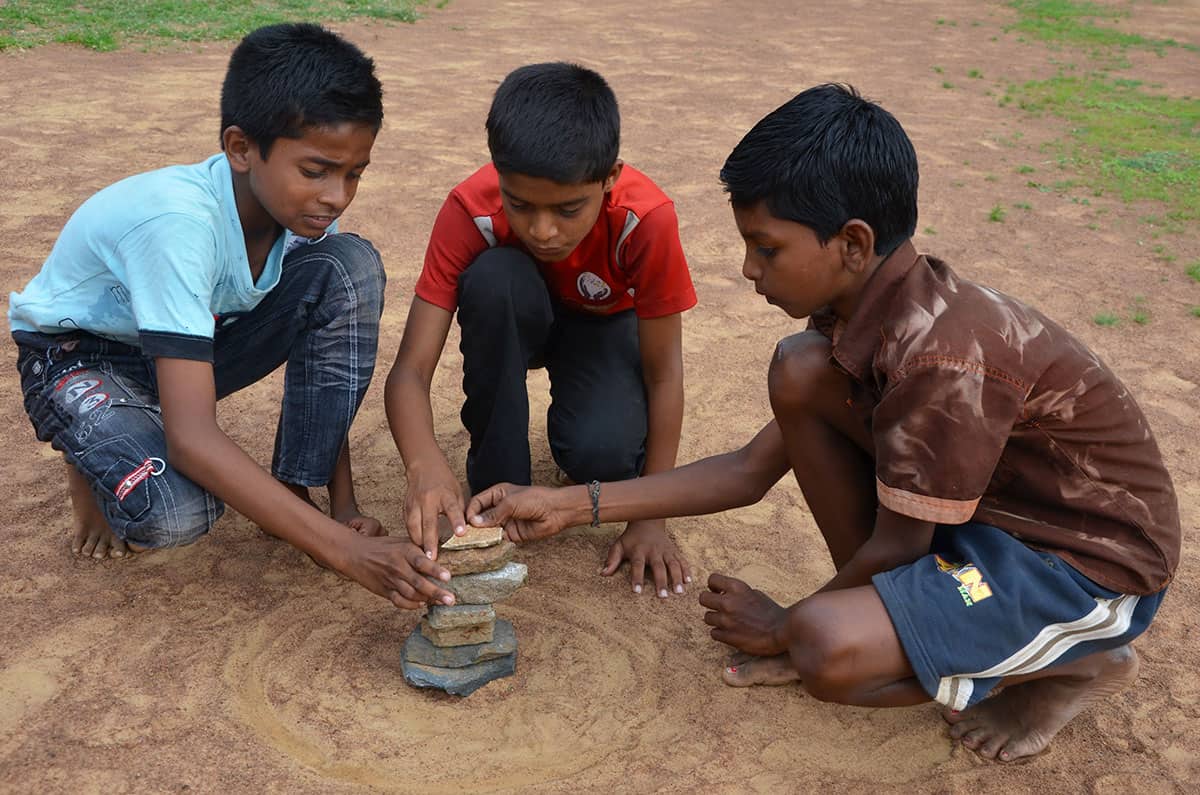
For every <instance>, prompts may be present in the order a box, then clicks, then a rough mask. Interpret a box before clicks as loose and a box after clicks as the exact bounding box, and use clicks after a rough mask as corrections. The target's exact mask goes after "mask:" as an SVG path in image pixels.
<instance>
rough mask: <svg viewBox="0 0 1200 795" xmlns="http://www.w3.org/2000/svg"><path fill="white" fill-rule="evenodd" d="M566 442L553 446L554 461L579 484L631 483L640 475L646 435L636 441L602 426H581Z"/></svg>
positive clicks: (558, 440) (556, 441) (585, 424)
mask: <svg viewBox="0 0 1200 795" xmlns="http://www.w3.org/2000/svg"><path fill="white" fill-rule="evenodd" d="M580 425H582V426H584V427H580V428H575V429H573V432H572V433H571V434H570V435H569V436H567V438H565V439H556V440H555V441H554V443H553V444H552V445H551V447H552V451H553V453H554V461H555V463H557V464H558V466H559V467H560V468H561V469H562V471H563V472H565V473H566V474H567V477H569V478H571V480H573V481H575V482H576V483H586V482H587V481H589V480H603V481H614V480H628V479H630V478H636V477H637V476H638V475H639V474H641V469H642V461H643V459H644V455H645V454H644V445H645V435H644V434H643V435H642V436H641V437H640V438H637V439H634V438H631V437H629V436H627V435H626V434H622V433H620V432H606V431H612V430H613V429H611V428H610V429H605V428H604V427H603V426H602V425H601V424H599V423H580Z"/></svg>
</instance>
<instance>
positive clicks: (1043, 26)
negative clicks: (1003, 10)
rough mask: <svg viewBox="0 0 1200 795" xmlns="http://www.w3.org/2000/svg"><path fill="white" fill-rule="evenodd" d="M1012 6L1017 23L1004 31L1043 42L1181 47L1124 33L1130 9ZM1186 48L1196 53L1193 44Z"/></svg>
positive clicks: (1041, 2) (1057, 3) (1016, 0)
mask: <svg viewBox="0 0 1200 795" xmlns="http://www.w3.org/2000/svg"><path fill="white" fill-rule="evenodd" d="M1009 6H1010V7H1012V8H1014V9H1016V12H1017V21H1016V22H1014V23H1013V24H1012V25H1010V26H1009V27H1007V28H1006V29H1005V30H1006V31H1007V30H1016V31H1019V32H1020V33H1023V34H1028V35H1030V36H1032V37H1033V38H1035V39H1040V40H1042V41H1048V42H1053V43H1057V44H1067V45H1071V46H1076V47H1090V48H1092V49H1093V50H1096V51H1103V50H1112V49H1113V48H1117V49H1125V48H1128V47H1136V48H1139V49H1149V50H1154V51H1156V52H1158V53H1160V54H1161V53H1162V52H1163V51H1164V50H1165V49H1166V48H1168V47H1178V46H1180V44H1179V42H1177V41H1175V40H1174V39H1148V38H1146V37H1145V36H1141V35H1138V34H1136V33H1126V32H1125V31H1123V30H1121V29H1120V28H1119V27H1118V25H1119V24H1120V22H1121V20H1123V19H1125V18H1127V17H1128V16H1129V10H1128V8H1127V7H1122V6H1117V5H1102V4H1100V3H1092V2H1073V0H1012V1H1011V2H1009ZM1183 46H1184V47H1187V48H1188V49H1192V50H1194V49H1197V48H1196V46H1195V45H1194V44H1184V45H1183ZM1102 54H1103V53H1102Z"/></svg>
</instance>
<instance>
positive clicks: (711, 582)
mask: <svg viewBox="0 0 1200 795" xmlns="http://www.w3.org/2000/svg"><path fill="white" fill-rule="evenodd" d="M708 588H709V590H712V591H719V592H721V593H738V592H739V591H745V590H748V586H747V585H746V583H744V582H742V581H741V580H739V579H738V578H737V577H726V576H725V575H724V574H710V575H709V576H708Z"/></svg>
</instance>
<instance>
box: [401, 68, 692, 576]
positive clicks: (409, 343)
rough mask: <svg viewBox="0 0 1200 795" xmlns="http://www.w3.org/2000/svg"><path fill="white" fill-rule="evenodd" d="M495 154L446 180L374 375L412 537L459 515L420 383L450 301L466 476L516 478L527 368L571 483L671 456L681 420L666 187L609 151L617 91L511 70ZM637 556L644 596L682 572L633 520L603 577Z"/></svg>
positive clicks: (496, 113) (668, 548) (669, 551)
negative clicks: (542, 395)
mask: <svg viewBox="0 0 1200 795" xmlns="http://www.w3.org/2000/svg"><path fill="white" fill-rule="evenodd" d="M487 133H488V148H489V150H490V151H491V155H492V162H491V163H490V164H488V165H486V166H484V167H483V168H481V169H479V170H478V171H476V172H475V173H474V174H472V175H471V176H470V177H468V178H467V179H466V180H465V181H464V182H463V183H462V184H460V185H459V186H458V187H456V188H455V189H454V190H453V191H451V193H450V195H449V197H447V199H446V202H445V204H444V205H443V206H442V209H441V212H440V213H439V214H438V217H437V221H436V222H435V223H434V227H433V232H432V233H431V234H430V238H429V248H428V250H427V251H426V253H425V267H424V269H423V270H422V272H421V276H420V278H419V279H418V280H417V286H416V297H415V298H414V299H413V302H412V307H411V308H410V309H409V313H408V321H407V324H406V325H405V328H404V338H403V340H402V341H401V343H400V351H399V353H398V354H397V355H396V363H395V364H394V365H393V366H392V371H391V374H390V375H389V376H388V383H387V410H388V421H389V423H390V424H391V428H392V434H393V436H394V437H395V439H396V445H397V446H398V447H399V448H400V454H401V456H402V457H403V459H404V465H405V470H406V473H407V477H408V493H407V496H406V500H405V502H406V505H405V515H406V518H407V521H408V529H409V534H410V536H411V537H412V539H413V541H415V542H418V543H424V545H425V548H426V550H427V551H429V553H430V554H431V555H433V556H436V554H437V551H436V550H437V523H438V519H439V516H444V517H446V518H447V519H449V521H450V522H451V523H452V524H453V525H454V526H455V527H461V526H463V525H464V517H463V505H464V501H463V497H462V492H461V489H460V487H459V483H458V478H457V477H456V476H455V475H454V473H452V472H451V471H450V467H449V465H448V464H447V462H446V457H445V456H444V455H443V454H442V452H441V450H440V449H438V446H437V441H436V439H435V438H434V434H433V419H432V413H431V409H430V402H429V389H430V383H431V381H432V379H433V372H434V370H435V369H436V367H437V363H438V359H439V358H440V357H441V354H442V348H443V347H444V345H445V343H446V335H447V333H448V332H449V330H450V320H451V318H452V317H453V316H454V313H455V311H456V310H457V313H458V323H459V326H460V327H461V329H462V343H461V347H462V354H463V391H464V392H465V393H466V402H465V403H464V404H463V407H462V421H463V424H464V425H465V426H466V428H467V431H468V432H469V433H470V435H471V447H470V450H469V452H468V454H467V481H468V483H469V485H470V488H471V490H472V492H478V491H480V490H481V489H484V488H487V487H488V486H491V485H493V484H495V483H499V482H501V481H511V482H514V483H526V484H527V483H529V482H530V458H529V395H528V393H527V391H526V387H525V377H526V372H527V371H528V370H529V369H531V368H534V367H543V366H544V367H545V368H546V369H547V371H548V372H549V375H550V396H551V401H552V402H551V405H550V411H549V416H548V418H547V430H548V435H549V437H550V450H551V452H552V453H553V455H554V460H555V461H556V462H557V463H558V466H559V467H560V469H561V470H562V471H563V472H564V473H565V475H566V476H567V477H568V478H569V479H571V480H574V481H575V482H577V483H582V482H585V481H589V480H593V479H597V478H598V479H605V480H617V479H624V478H635V477H637V476H638V475H640V474H642V473H647V474H648V473H651V472H661V471H663V470H667V469H670V468H671V467H673V466H674V465H675V454H676V452H677V450H678V447H679V432H680V426H681V424H682V422H683V353H682V342H681V336H682V333H681V322H680V313H682V312H683V311H684V310H686V309H689V308H690V307H692V306H693V305H694V304H695V303H696V293H695V290H694V289H693V288H692V281H691V277H690V275H689V274H688V268H687V262H686V261H685V260H684V256H683V250H682V248H681V247H680V244H679V230H678V223H677V221H676V218H675V210H674V208H673V206H672V204H671V201H670V199H668V198H667V197H666V195H665V194H663V192H662V191H661V190H659V188H658V187H657V186H656V185H655V184H654V183H653V182H651V181H650V180H649V179H648V178H647V177H646V176H645V175H643V174H641V173H640V172H638V171H636V170H635V169H633V168H631V167H629V166H627V165H624V164H622V162H621V161H620V160H618V159H617V151H618V145H619V143H620V116H619V114H618V111H617V100H616V97H615V96H614V95H613V92H612V90H611V89H610V88H609V86H608V84H607V83H606V82H605V81H604V79H603V78H602V77H601V76H600V75H598V74H596V73H595V72H593V71H591V70H588V69H584V68H583V67H580V66H575V65H573V64H567V63H543V64H533V65H530V66H523V67H521V68H520V69H517V70H516V71H514V72H513V73H512V74H510V75H508V77H506V78H505V79H504V82H503V83H501V85H500V87H499V88H498V89H497V90H496V95H495V97H494V98H493V100H492V107H491V110H490V111H489V113H488V117H487ZM624 559H628V560H629V561H630V563H631V572H630V576H631V580H632V584H633V590H634V591H637V592H641V589H642V579H643V572H644V570H645V567H646V566H649V567H650V569H651V571H652V574H653V579H654V587H655V590H656V591H657V593H658V594H659V596H667V594H668V590H667V588H668V585H673V586H674V589H675V591H676V592H677V593H681V592H682V591H683V584H684V582H685V581H690V579H691V577H690V574H689V571H688V567H687V562H686V561H685V560H684V559H683V557H682V556H681V555H680V554H679V553H678V551H677V550H676V549H675V546H674V544H672V543H671V541H670V539H669V538H668V537H667V534H666V527H665V524H664V523H663V522H662V521H640V522H631V523H630V524H629V526H628V528H627V529H626V530H625V532H624V534H622V535H621V537H620V538H618V539H617V540H616V541H615V542H614V543H613V545H612V546H611V548H610V549H609V554H608V560H607V562H606V563H605V565H604V566H603V567H602V568H601V573H602V574H606V575H607V574H612V573H613V572H615V571H616V570H617V567H618V566H619V565H620V564H621V562H622V560H624Z"/></svg>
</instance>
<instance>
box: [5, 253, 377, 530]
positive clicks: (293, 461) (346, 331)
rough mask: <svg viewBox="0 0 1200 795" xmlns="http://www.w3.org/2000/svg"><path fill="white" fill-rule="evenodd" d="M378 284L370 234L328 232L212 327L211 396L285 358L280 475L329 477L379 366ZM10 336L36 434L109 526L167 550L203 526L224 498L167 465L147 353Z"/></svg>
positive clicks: (318, 481) (86, 338)
mask: <svg viewBox="0 0 1200 795" xmlns="http://www.w3.org/2000/svg"><path fill="white" fill-rule="evenodd" d="M385 278H386V277H385V275H384V271H383V264H382V262H381V261H380V258H379V253H378V252H377V251H375V249H374V248H373V247H372V246H371V244H370V243H369V242H367V241H366V240H364V239H362V238H360V237H357V236H355V235H350V234H339V235H329V236H328V237H326V238H325V239H324V240H322V241H321V242H319V243H314V244H311V245H304V246H300V247H299V248H297V249H294V250H293V251H291V252H290V253H289V254H288V255H287V257H286V258H285V259H284V261H283V272H282V274H281V276H280V279H279V284H278V285H277V286H276V287H275V289H274V290H272V291H271V292H270V293H269V294H268V295H267V296H266V297H265V298H264V299H263V300H262V301H261V302H260V303H259V304H258V306H256V307H255V308H254V309H253V310H251V311H250V312H248V313H246V314H244V315H240V316H238V317H237V318H236V320H234V321H233V322H230V323H227V324H225V323H222V324H219V327H218V328H217V330H216V334H215V336H214V339H213V378H214V382H215V385H216V392H217V398H218V399H220V398H223V397H225V396H226V395H229V394H232V393H234V392H236V391H238V390H239V389H242V388H243V387H246V386H249V385H250V384H253V383H255V382H256V381H259V380H261V379H262V378H264V377H265V376H267V375H268V374H270V373H271V372H272V371H274V370H275V369H276V368H277V367H279V365H281V364H283V363H284V362H287V369H286V370H285V373H284V390H283V403H282V406H281V408H280V412H279V425H278V428H277V429H276V432H275V454H274V460H273V461H272V464H271V472H272V474H273V475H274V476H275V477H276V478H277V479H278V480H281V481H283V482H285V483H293V484H297V485H301V486H322V485H325V484H326V483H328V482H329V479H330V477H331V476H332V474H333V471H334V467H335V466H336V464H337V460H338V456H339V455H340V453H341V449H342V445H343V444H344V443H345V440H346V436H347V434H348V433H349V430H350V424H351V423H352V422H353V421H354V415H355V413H356V412H357V411H358V407H359V404H360V403H361V402H362V399H363V395H364V394H366V391H367V387H368V386H369V385H370V383H371V375H372V373H373V372H374V370H375V352H376V347H377V343H378V337H379V318H380V315H381V314H382V312H383V288H384V282H385ZM13 339H14V341H16V343H17V348H18V356H17V368H18V370H19V371H20V374H21V390H22V392H23V394H24V400H25V411H26V412H27V413H28V414H29V418H30V420H31V422H32V423H33V427H34V430H35V431H36V432H37V437H38V439H40V440H41V441H48V442H50V444H51V446H52V447H54V449H55V450H60V451H62V453H63V454H64V456H65V457H66V459H67V461H69V462H70V463H71V464H73V465H74V466H75V467H76V469H78V470H79V471H80V472H81V473H82V474H83V475H84V477H85V478H87V480H88V482H89V483H90V484H91V486H92V491H93V492H94V493H95V495H96V498H97V502H98V503H99V505H100V507H101V509H102V511H103V512H104V516H105V517H106V518H107V520H108V522H109V525H110V526H111V527H112V530H113V533H115V534H116V535H117V536H118V537H120V538H122V539H124V540H126V541H131V542H133V543H135V544H138V545H140V546H144V547H169V546H179V545H182V544H189V543H191V542H193V541H195V540H196V539H197V538H199V537H200V536H201V535H203V534H204V533H206V532H208V530H209V528H211V527H212V524H213V522H214V521H215V520H216V519H217V517H219V516H220V515H221V513H222V512H223V511H224V506H223V505H222V503H221V502H220V500H218V499H217V498H216V497H214V496H213V495H211V494H209V493H208V492H206V491H205V490H204V489H202V488H201V487H200V486H199V485H197V484H196V483H194V482H192V481H191V480H189V479H188V478H186V477H185V476H184V475H183V474H181V473H180V472H178V471H177V470H175V469H174V468H173V467H172V466H171V464H170V459H169V457H168V455H167V445H166V438H165V436H164V434H163V424H162V412H161V409H160V408H159V400H158V384H157V376H156V373H155V367H154V361H153V360H152V359H149V358H147V357H145V356H143V355H142V353H141V350H140V349H138V348H136V347H132V346H129V345H125V344H123V343H119V342H114V341H112V340H107V339H103V338H101V337H97V336H95V335H92V334H88V333H86V332H72V333H66V334H56V335H48V334H38V333H30V332H22V331H17V332H14V333H13Z"/></svg>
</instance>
